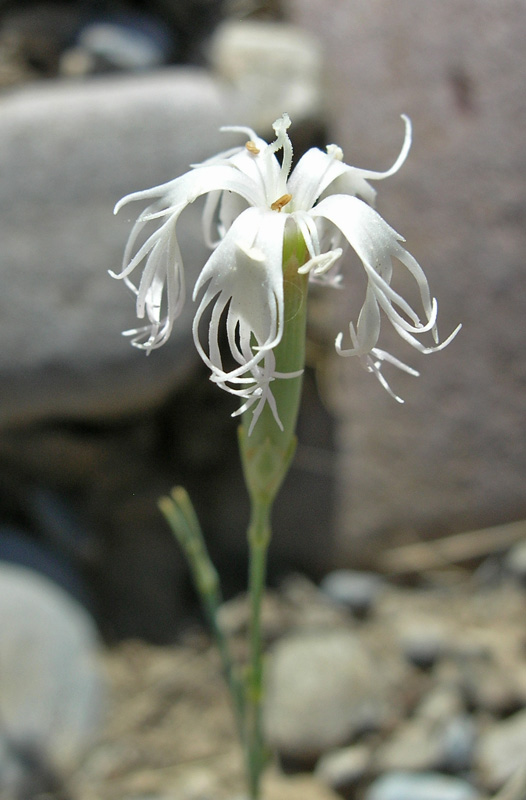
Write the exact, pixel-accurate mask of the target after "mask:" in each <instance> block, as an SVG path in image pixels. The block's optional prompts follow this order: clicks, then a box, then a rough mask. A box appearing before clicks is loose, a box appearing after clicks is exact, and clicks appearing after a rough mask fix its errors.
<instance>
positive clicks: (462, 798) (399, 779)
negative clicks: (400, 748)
mask: <svg viewBox="0 0 526 800" xmlns="http://www.w3.org/2000/svg"><path fill="white" fill-rule="evenodd" d="M478 797H479V795H478V792H476V791H475V789H474V788H473V786H471V785H470V784H469V783H467V782H466V781H464V780H461V779H460V778H451V777H449V776H446V775H440V774H439V773H433V772H421V773H411V772H389V773H387V774H385V775H382V777H381V778H378V779H377V780H376V781H375V782H374V783H373V784H372V786H371V787H370V788H369V791H368V792H367V794H366V795H365V800H477V798H478Z"/></svg>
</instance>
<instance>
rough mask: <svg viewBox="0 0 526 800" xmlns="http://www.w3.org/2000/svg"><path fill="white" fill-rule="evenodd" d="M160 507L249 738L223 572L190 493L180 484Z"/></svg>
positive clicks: (240, 729)
mask: <svg viewBox="0 0 526 800" xmlns="http://www.w3.org/2000/svg"><path fill="white" fill-rule="evenodd" d="M159 508H160V509H161V511H162V513H163V514H164V516H165V518H166V520H167V522H168V524H169V525H170V527H171V529H172V531H173V533H174V535H175V537H176V539H177V541H178V542H179V545H180V546H181V549H182V550H183V552H184V554H185V556H186V558H187V560H188V563H189V566H190V569H191V572H192V577H193V580H194V584H195V586H196V589H197V592H198V595H199V599H200V601H201V605H202V608H203V612H204V614H205V616H206V618H207V620H208V622H209V624H210V627H211V629H212V633H213V635H214V638H215V641H216V644H217V648H218V650H219V654H220V658H221V664H222V667H223V673H224V676H225V679H226V682H227V684H228V688H229V691H230V695H231V698H232V704H233V708H234V716H235V720H236V726H237V731H238V734H239V738H240V739H241V741H244V739H245V736H246V734H245V696H244V687H243V683H242V681H241V680H240V678H239V675H238V671H237V670H236V668H235V666H234V661H233V659H232V656H231V653H230V647H229V644H228V640H227V638H226V636H225V634H224V632H223V630H222V628H221V625H220V624H219V609H220V607H221V604H222V602H223V599H222V595H221V587H220V584H219V576H218V574H217V570H216V569H215V567H214V565H213V563H212V561H211V559H210V556H209V554H208V550H207V547H206V543H205V540H204V537H203V533H202V531H201V526H200V525H199V521H198V519H197V515H196V513H195V511H194V507H193V505H192V502H191V500H190V497H189V496H188V493H187V492H186V490H185V489H183V488H182V486H176V487H175V488H174V489H173V490H172V492H171V497H161V498H160V500H159Z"/></svg>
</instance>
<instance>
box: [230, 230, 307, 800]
mask: <svg viewBox="0 0 526 800" xmlns="http://www.w3.org/2000/svg"><path fill="white" fill-rule="evenodd" d="M306 257H307V256H306V249H305V244H304V242H303V239H302V237H301V236H299V235H297V234H296V235H293V236H290V237H287V238H286V239H285V242H284V246H283V288H284V329H283V337H282V339H281V342H280V343H279V345H278V346H277V347H276V348H275V350H274V355H275V358H276V372H281V373H290V372H297V371H299V370H303V367H304V363H305V327H306V317H307V314H306V304H307V282H308V279H307V276H305V275H300V274H298V267H300V266H301V265H302V264H303V263H304V262H305V259H306ZM301 386H302V378H301V376H299V377H296V378H283V379H280V378H277V379H276V380H274V381H273V383H272V393H273V395H274V398H275V400H276V407H277V410H278V414H279V419H280V422H281V424H282V428H280V427H279V426H278V424H277V422H276V420H275V418H274V415H273V414H272V410H271V409H270V408H269V406H268V405H266V406H265V407H264V409H263V411H262V413H261V415H260V417H259V419H258V420H257V422H256V424H255V426H254V429H253V431H252V433H251V434H250V436H249V435H248V431H249V428H250V423H251V421H252V414H251V413H250V412H247V413H246V414H245V415H244V417H243V424H242V426H241V427H240V430H239V446H240V452H241V460H242V464H243V472H244V475H245V481H246V484H247V488H248V492H249V495H250V502H251V518H250V525H249V528H248V543H249V551H250V556H249V558H250V565H249V597H250V632H249V639H250V664H249V672H248V676H247V687H246V708H245V715H246V723H247V724H246V737H247V738H246V740H245V751H246V761H247V768H248V782H249V789H250V800H259V797H260V781H261V774H262V771H263V767H264V762H265V755H264V741H263V725H262V700H263V647H262V631H261V609H262V601H263V595H264V590H265V579H266V564H267V551H268V546H269V543H270V538H271V527H270V516H271V511H272V506H273V503H274V500H275V498H276V495H277V493H278V491H279V489H280V487H281V484H282V483H283V480H284V479H285V476H286V474H287V472H288V470H289V467H290V464H291V462H292V458H293V456H294V451H295V449H296V435H295V429H296V420H297V416H298V409H299V403H300V397H301Z"/></svg>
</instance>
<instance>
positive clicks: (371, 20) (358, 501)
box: [289, 0, 526, 563]
mask: <svg viewBox="0 0 526 800" xmlns="http://www.w3.org/2000/svg"><path fill="white" fill-rule="evenodd" d="M289 6H290V16H291V18H292V19H293V21H295V22H296V23H299V24H301V25H303V26H304V27H305V28H306V29H308V30H310V31H312V32H316V33H317V34H318V35H319V36H320V38H321V39H322V42H323V44H324V46H325V56H326V94H325V97H326V106H327V117H328V119H329V122H330V125H331V133H332V138H333V139H334V141H335V142H337V143H338V144H339V145H341V146H342V147H343V149H344V153H345V156H346V159H347V160H348V161H349V162H350V163H352V164H356V165H358V166H364V167H368V168H373V169H384V168H386V167H387V166H388V165H389V164H391V163H392V162H393V160H394V158H395V155H396V153H397V151H398V148H399V147H400V144H401V138H402V123H401V121H400V119H399V115H400V114H401V113H402V112H405V113H407V114H408V115H409V116H410V117H411V118H412V121H413V126H414V147H413V150H412V152H411V154H410V157H409V160H408V162H407V163H406V164H405V165H404V167H403V169H402V170H401V172H400V173H399V174H398V175H397V176H396V177H394V178H391V179H390V180H388V181H386V182H385V183H383V184H377V186H378V188H379V198H378V208H379V211H380V212H381V213H382V215H384V216H385V218H386V219H387V221H388V222H390V223H391V224H392V225H393V226H394V227H395V228H396V229H397V230H399V231H400V232H401V233H402V234H403V235H404V236H405V237H406V239H407V246H408V249H409V250H410V251H411V252H412V253H413V254H414V255H415V256H416V257H417V258H418V260H419V261H420V263H421V264H422V266H423V268H424V269H425V271H426V273H427V275H428V277H429V280H430V283H431V286H432V290H433V293H434V294H436V296H437V298H438V303H439V327H440V330H441V333H442V335H444V336H445V335H447V334H448V333H449V332H450V331H451V330H452V329H453V328H454V327H455V326H456V324H457V323H458V322H462V323H463V326H464V327H463V330H462V331H461V333H460V334H459V336H458V337H457V339H456V340H455V341H454V343H453V344H451V346H450V347H449V348H448V349H446V350H445V351H443V352H441V353H439V354H436V355H433V356H428V357H423V356H420V355H419V354H418V353H416V351H413V350H412V349H410V348H408V347H407V346H405V345H404V343H403V342H401V341H400V340H398V339H397V337H396V336H391V335H390V333H391V332H390V331H387V325H386V326H385V333H386V334H389V335H386V336H385V339H384V343H385V346H386V349H387V350H389V351H390V352H394V353H395V354H396V355H398V356H399V357H401V358H402V359H405V358H407V360H408V361H409V362H410V363H411V364H412V365H414V366H415V367H417V368H418V369H419V370H420V371H421V377H420V378H417V379H415V378H411V377H410V376H406V375H403V374H401V373H398V374H395V371H392V372H391V373H389V372H388V370H387V369H386V375H388V378H389V379H391V378H392V381H391V384H392V386H393V387H394V388H395V389H396V391H397V392H398V393H400V394H401V395H402V397H404V398H405V400H406V404H405V406H400V405H399V404H397V403H395V402H393V401H392V399H391V398H390V397H389V396H388V395H387V394H386V393H384V392H383V391H382V390H381V388H380V387H379V386H378V384H377V382H376V380H375V379H374V377H372V376H369V375H367V374H364V373H362V371H361V370H360V367H359V365H358V364H357V363H353V360H343V359H342V360H339V359H336V357H334V361H335V362H337V363H335V365H334V371H335V372H336V375H337V378H338V382H339V386H340V387H341V388H340V390H339V391H338V392H336V393H333V394H335V395H336V396H335V397H333V403H334V408H335V410H336V411H337V414H338V416H339V420H340V441H341V446H342V451H343V452H342V456H341V463H340V467H341V470H340V475H341V484H340V497H341V502H340V531H341V555H342V559H343V561H347V562H350V563H352V562H353V561H354V562H356V559H357V558H359V557H360V556H363V557H364V560H367V559H368V558H370V557H372V556H373V555H374V548H375V547H376V546H377V542H378V540H375V537H374V534H375V533H377V534H378V533H384V532H386V531H387V532H389V533H391V534H393V535H397V534H399V533H400V532H401V531H408V530H409V531H411V532H416V533H418V535H423V534H424V535H425V534H426V533H428V532H430V531H435V532H436V533H440V532H446V531H455V530H460V529H462V528H467V529H471V528H473V526H474V525H477V524H481V525H486V524H491V523H494V522H498V521H504V520H507V519H516V518H520V517H521V516H523V515H524V514H525V513H526V495H525V493H524V474H525V472H526V449H525V448H524V446H523V441H522V437H521V436H520V435H518V431H519V430H520V427H521V425H522V421H523V419H524V413H525V410H526V392H525V374H526V355H525V350H524V347H523V329H524V307H525V303H526V283H525V281H524V252H525V249H526V226H525V224H524V209H525V208H526V188H525V187H526V181H525V177H526V164H525V161H524V124H523V117H524V110H525V100H524V90H523V79H522V76H523V75H524V71H525V69H526V52H525V50H524V46H523V43H524V37H525V35H526V16H525V15H524V9H523V6H522V4H521V3H517V2H516V0H503V2H501V3H498V4H495V3H493V4H492V3H476V2H473V0H444V2H441V3H434V2H431V1H430V0H428V1H427V2H424V3H422V2H421V0H407V1H406V2H404V3H390V2H389V0H357V2H354V3H352V4H349V3H341V2H340V1H339V0H291V1H290V4H289ZM352 266H353V269H346V270H344V273H345V280H346V286H347V289H344V290H343V291H342V292H338V293H337V297H336V296H334V297H333V298H331V300H328V301H327V306H328V308H330V309H332V312H331V313H329V312H327V318H328V319H329V322H330V326H329V325H326V335H327V348H328V350H330V348H331V342H332V338H333V336H334V335H335V334H336V333H337V332H338V331H340V330H341V331H344V333H345V334H348V329H347V322H348V320H349V318H350V316H351V315H352V316H354V318H356V308H355V307H354V306H353V303H354V302H356V301H355V300H354V298H355V297H356V294H357V292H358V293H359V294H360V295H361V294H362V292H363V281H362V280H360V278H361V276H359V277H356V276H357V275H358V273H359V272H360V271H361V267H360V266H359V265H357V264H356V263H355V262H353V264H352ZM354 267H357V270H354ZM336 303H338V304H339V305H338V321H337V322H335V321H334V318H333V315H336ZM351 539H354V541H353V542H352V543H351Z"/></svg>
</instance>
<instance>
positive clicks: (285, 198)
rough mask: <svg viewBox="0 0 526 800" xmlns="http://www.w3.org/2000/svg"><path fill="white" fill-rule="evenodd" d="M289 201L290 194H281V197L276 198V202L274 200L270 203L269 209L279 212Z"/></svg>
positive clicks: (290, 198)
mask: <svg viewBox="0 0 526 800" xmlns="http://www.w3.org/2000/svg"><path fill="white" fill-rule="evenodd" d="M291 200H292V195H291V194H282V195H281V197H278V199H277V200H274V202H273V203H271V205H270V207H271V209H272V211H281V209H282V208H283V207H284V206H286V205H287V203H290V201H291Z"/></svg>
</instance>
